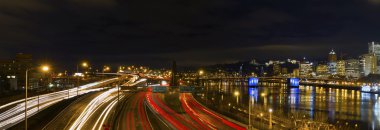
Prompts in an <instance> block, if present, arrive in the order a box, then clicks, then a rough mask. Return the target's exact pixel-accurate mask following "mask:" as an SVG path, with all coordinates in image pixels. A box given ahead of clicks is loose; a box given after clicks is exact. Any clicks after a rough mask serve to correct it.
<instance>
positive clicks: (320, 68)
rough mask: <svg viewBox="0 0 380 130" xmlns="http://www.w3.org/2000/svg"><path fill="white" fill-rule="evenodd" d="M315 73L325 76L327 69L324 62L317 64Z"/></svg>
mask: <svg viewBox="0 0 380 130" xmlns="http://www.w3.org/2000/svg"><path fill="white" fill-rule="evenodd" d="M316 73H317V75H318V76H326V75H328V74H329V70H328V67H327V65H326V64H319V65H317V68H316Z"/></svg>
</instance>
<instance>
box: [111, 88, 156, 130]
mask: <svg viewBox="0 0 380 130" xmlns="http://www.w3.org/2000/svg"><path fill="white" fill-rule="evenodd" d="M145 95H146V92H137V93H136V94H134V95H133V96H131V98H129V99H127V100H125V102H124V103H123V105H122V108H121V111H120V113H119V115H118V117H117V118H116V122H115V124H114V126H115V127H112V128H113V129H118V130H135V129H138V130H152V129H153V128H152V125H151V124H150V121H149V119H148V114H147V109H146V107H145V103H144V101H145ZM160 127H161V126H159V125H157V126H155V127H154V128H160ZM160 129H162V128H160Z"/></svg>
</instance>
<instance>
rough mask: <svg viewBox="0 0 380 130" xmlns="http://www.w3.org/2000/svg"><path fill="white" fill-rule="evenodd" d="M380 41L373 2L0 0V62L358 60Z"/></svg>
mask: <svg viewBox="0 0 380 130" xmlns="http://www.w3.org/2000/svg"><path fill="white" fill-rule="evenodd" d="M370 41H380V0H1V1H0V58H10V57H12V56H13V55H14V54H15V53H18V52H24V53H30V54H33V56H34V58H35V59H46V60H50V61H51V62H54V63H56V64H58V63H59V64H63V63H65V64H64V65H67V66H69V65H70V66H72V64H75V63H77V62H79V61H81V60H82V59H86V60H88V61H90V62H92V63H96V64H145V65H153V66H154V65H162V64H167V63H170V62H169V61H171V60H177V62H178V63H179V64H180V65H200V64H215V63H228V62H234V61H238V60H247V59H252V58H256V59H268V58H276V59H283V58H301V57H304V56H306V57H311V58H325V57H327V54H328V52H329V51H330V49H332V48H334V49H335V50H336V51H337V53H338V54H340V53H347V54H348V55H349V56H351V57H357V56H358V55H360V54H363V53H366V51H367V43H368V42H370Z"/></svg>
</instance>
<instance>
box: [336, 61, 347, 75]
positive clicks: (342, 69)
mask: <svg viewBox="0 0 380 130" xmlns="http://www.w3.org/2000/svg"><path fill="white" fill-rule="evenodd" d="M336 71H337V74H338V75H339V76H346V62H345V61H344V60H339V61H337V62H336Z"/></svg>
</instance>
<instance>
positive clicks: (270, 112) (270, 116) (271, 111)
mask: <svg viewBox="0 0 380 130" xmlns="http://www.w3.org/2000/svg"><path fill="white" fill-rule="evenodd" d="M272 113H273V110H272V108H270V109H269V129H272V127H273V124H272Z"/></svg>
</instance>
